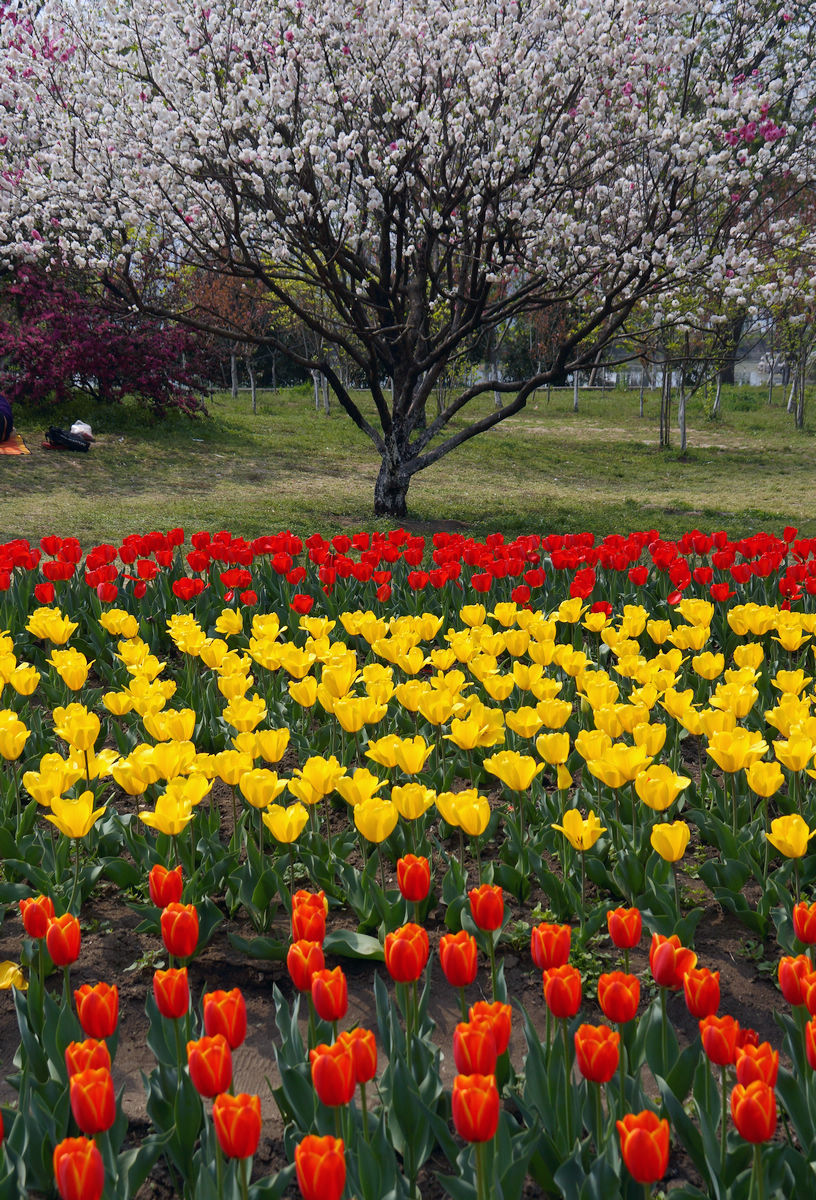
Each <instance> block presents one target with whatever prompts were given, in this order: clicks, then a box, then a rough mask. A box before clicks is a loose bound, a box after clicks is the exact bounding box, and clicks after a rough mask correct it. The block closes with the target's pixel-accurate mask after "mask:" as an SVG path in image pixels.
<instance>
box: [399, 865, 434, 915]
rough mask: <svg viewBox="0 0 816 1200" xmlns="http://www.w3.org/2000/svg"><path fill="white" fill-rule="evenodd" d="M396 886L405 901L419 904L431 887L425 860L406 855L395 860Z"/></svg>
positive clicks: (429, 871) (429, 874)
mask: <svg viewBox="0 0 816 1200" xmlns="http://www.w3.org/2000/svg"><path fill="white" fill-rule="evenodd" d="M397 886H398V888H399V890H400V894H401V895H402V896H403V898H404V899H405V900H409V901H411V902H412V903H413V904H419V903H420V902H421V901H422V900H425V899H426V897H427V895H428V892H429V890H430V887H431V868H430V864H429V863H428V860H427V858H418V857H417V856H416V855H414V854H406V855H404V857H403V858H398V859H397Z"/></svg>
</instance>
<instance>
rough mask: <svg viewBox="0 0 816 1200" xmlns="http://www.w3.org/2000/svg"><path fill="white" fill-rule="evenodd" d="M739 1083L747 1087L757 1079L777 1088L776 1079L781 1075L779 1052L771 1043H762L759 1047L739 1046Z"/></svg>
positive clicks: (737, 1061)
mask: <svg viewBox="0 0 816 1200" xmlns="http://www.w3.org/2000/svg"><path fill="white" fill-rule="evenodd" d="M736 1063H737V1083H741V1084H742V1085H743V1087H747V1086H748V1084H749V1083H753V1082H754V1080H755V1079H759V1080H761V1081H762V1083H767V1084H768V1086H769V1087H776V1077H777V1075H778V1073H779V1051H778V1050H774V1049H773V1048H772V1046H771V1043H770V1042H760V1043H759V1045H758V1046H751V1045H748V1046H737V1058H736Z"/></svg>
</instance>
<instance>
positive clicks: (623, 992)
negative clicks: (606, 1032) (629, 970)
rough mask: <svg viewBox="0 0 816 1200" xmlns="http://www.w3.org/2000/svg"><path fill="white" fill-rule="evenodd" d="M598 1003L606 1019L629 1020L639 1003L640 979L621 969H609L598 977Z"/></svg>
mask: <svg viewBox="0 0 816 1200" xmlns="http://www.w3.org/2000/svg"><path fill="white" fill-rule="evenodd" d="M598 1003H599V1004H600V1006H601V1010H602V1012H603V1015H604V1016H605V1017H606V1019H607V1021H614V1022H615V1023H616V1024H617V1025H623V1024H625V1023H626V1022H627V1021H631V1020H632V1019H633V1018H634V1016H635V1014H636V1013H637V1010H638V1005H639V1004H640V980H639V979H638V977H637V976H636V975H626V974H624V972H623V971H610V972H609V973H608V974H606V975H601V976H600V978H599V979H598Z"/></svg>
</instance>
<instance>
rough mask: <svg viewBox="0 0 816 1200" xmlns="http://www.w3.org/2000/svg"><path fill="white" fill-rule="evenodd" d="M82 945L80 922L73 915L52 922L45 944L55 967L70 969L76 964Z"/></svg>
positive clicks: (56, 918) (64, 915)
mask: <svg viewBox="0 0 816 1200" xmlns="http://www.w3.org/2000/svg"><path fill="white" fill-rule="evenodd" d="M80 943H81V934H80V931H79V921H78V920H77V919H76V917H75V916H73V914H72V913H63V915H62V916H61V917H55V918H54V920H53V921H51V922H50V924H49V926H48V930H47V931H46V935H45V944H46V947H47V949H48V953H49V954H50V955H51V960H52V962H53V963H54V966H55V967H69V966H70V965H71V963H73V962H76V960H77V959H78V958H79V947H80Z"/></svg>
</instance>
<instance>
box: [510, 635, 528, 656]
mask: <svg viewBox="0 0 816 1200" xmlns="http://www.w3.org/2000/svg"><path fill="white" fill-rule="evenodd" d="M529 645H530V634H529V633H528V632H527V630H526V629H508V630H507V632H506V633H505V635H504V648H505V650H506V651H507V653H508V654H509V655H510V657H511V658H520V657H521V655H522V654H526V653H527V649H528V647H529Z"/></svg>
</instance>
